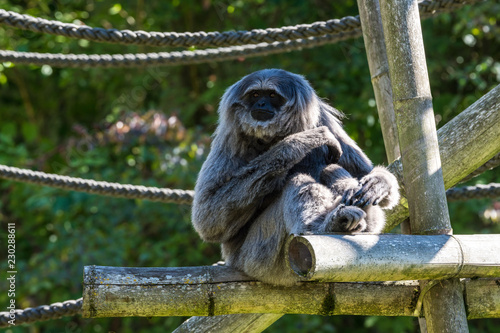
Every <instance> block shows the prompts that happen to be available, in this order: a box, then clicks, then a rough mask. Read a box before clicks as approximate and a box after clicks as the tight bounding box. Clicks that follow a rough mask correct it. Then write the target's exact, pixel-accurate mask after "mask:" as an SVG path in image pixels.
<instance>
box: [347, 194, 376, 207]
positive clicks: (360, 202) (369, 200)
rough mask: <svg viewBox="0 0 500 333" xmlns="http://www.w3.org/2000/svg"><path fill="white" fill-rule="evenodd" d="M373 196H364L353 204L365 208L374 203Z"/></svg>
mask: <svg viewBox="0 0 500 333" xmlns="http://www.w3.org/2000/svg"><path fill="white" fill-rule="evenodd" d="M372 200H373V198H370V197H368V196H363V197H361V198H360V199H358V200H356V201H355V202H354V203H353V204H352V205H353V206H357V207H359V208H364V207H366V206H368V205H370V204H372Z"/></svg>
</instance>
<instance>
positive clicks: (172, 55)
mask: <svg viewBox="0 0 500 333" xmlns="http://www.w3.org/2000/svg"><path fill="white" fill-rule="evenodd" d="M358 36H361V30H354V31H351V32H346V33H339V34H335V35H325V36H321V37H311V38H308V39H298V40H289V41H286V42H274V43H272V44H268V43H260V44H256V45H253V44H251V45H243V46H230V47H221V48H217V49H206V50H197V51H181V52H159V53H139V54H123V55H122V54H113V55H111V54H102V55H99V54H91V55H86V54H60V53H59V54H51V53H35V52H15V51H4V50H0V62H5V61H10V62H13V63H16V64H25V65H28V64H29V65H38V66H41V65H50V66H53V67H78V68H81V67H105V68H117V67H149V66H176V65H188V64H200V63H205V62H213V61H226V60H231V59H238V58H241V57H245V58H246V57H258V56H265V55H270V54H276V53H283V52H290V51H295V50H300V49H303V48H312V47H316V46H320V45H325V44H333V43H336V42H339V41H342V40H347V39H351V38H355V37H358Z"/></svg>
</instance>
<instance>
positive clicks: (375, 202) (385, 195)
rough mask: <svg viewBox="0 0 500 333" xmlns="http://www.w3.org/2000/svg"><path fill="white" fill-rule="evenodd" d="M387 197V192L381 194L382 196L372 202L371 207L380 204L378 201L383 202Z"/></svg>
mask: <svg viewBox="0 0 500 333" xmlns="http://www.w3.org/2000/svg"><path fill="white" fill-rule="evenodd" d="M388 195H389V192H387V191H386V192H384V193H382V195H381V196H380V197H379V198H378V199H376V200H375V201H374V202H373V205H374V206H376V205H378V204H379V203H380V201H382V200H384V199H385V197H387V196H388Z"/></svg>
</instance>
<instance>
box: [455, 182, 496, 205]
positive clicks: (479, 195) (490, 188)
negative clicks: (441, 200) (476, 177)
mask: <svg viewBox="0 0 500 333" xmlns="http://www.w3.org/2000/svg"><path fill="white" fill-rule="evenodd" d="M446 198H447V199H448V201H459V200H470V199H487V198H489V199H496V198H500V184H498V183H491V184H486V185H474V186H463V187H455V188H450V189H449V190H448V191H446Z"/></svg>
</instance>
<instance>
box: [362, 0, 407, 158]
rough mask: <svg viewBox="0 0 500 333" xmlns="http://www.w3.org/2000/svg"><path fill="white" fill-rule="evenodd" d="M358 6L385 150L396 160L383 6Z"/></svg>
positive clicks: (371, 0) (369, 2) (374, 2)
mask: <svg viewBox="0 0 500 333" xmlns="http://www.w3.org/2000/svg"><path fill="white" fill-rule="evenodd" d="M358 7H359V17H360V19H361V28H362V30H363V40H364V42H365V48H366V56H367V58H368V66H369V68H370V75H371V81H372V85H373V91H374V92H375V101H376V102H377V110H378V115H379V118H380V125H381V127H382V136H383V137H384V145H385V152H386V154H387V161H388V162H389V163H392V162H394V161H395V160H396V159H397V158H399V156H400V152H399V141H398V129H397V126H396V116H395V114H394V106H393V104H392V88H391V78H390V76H389V63H388V61H387V51H386V48H385V41H384V30H383V27H382V17H381V16H380V5H379V2H378V0H358Z"/></svg>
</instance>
